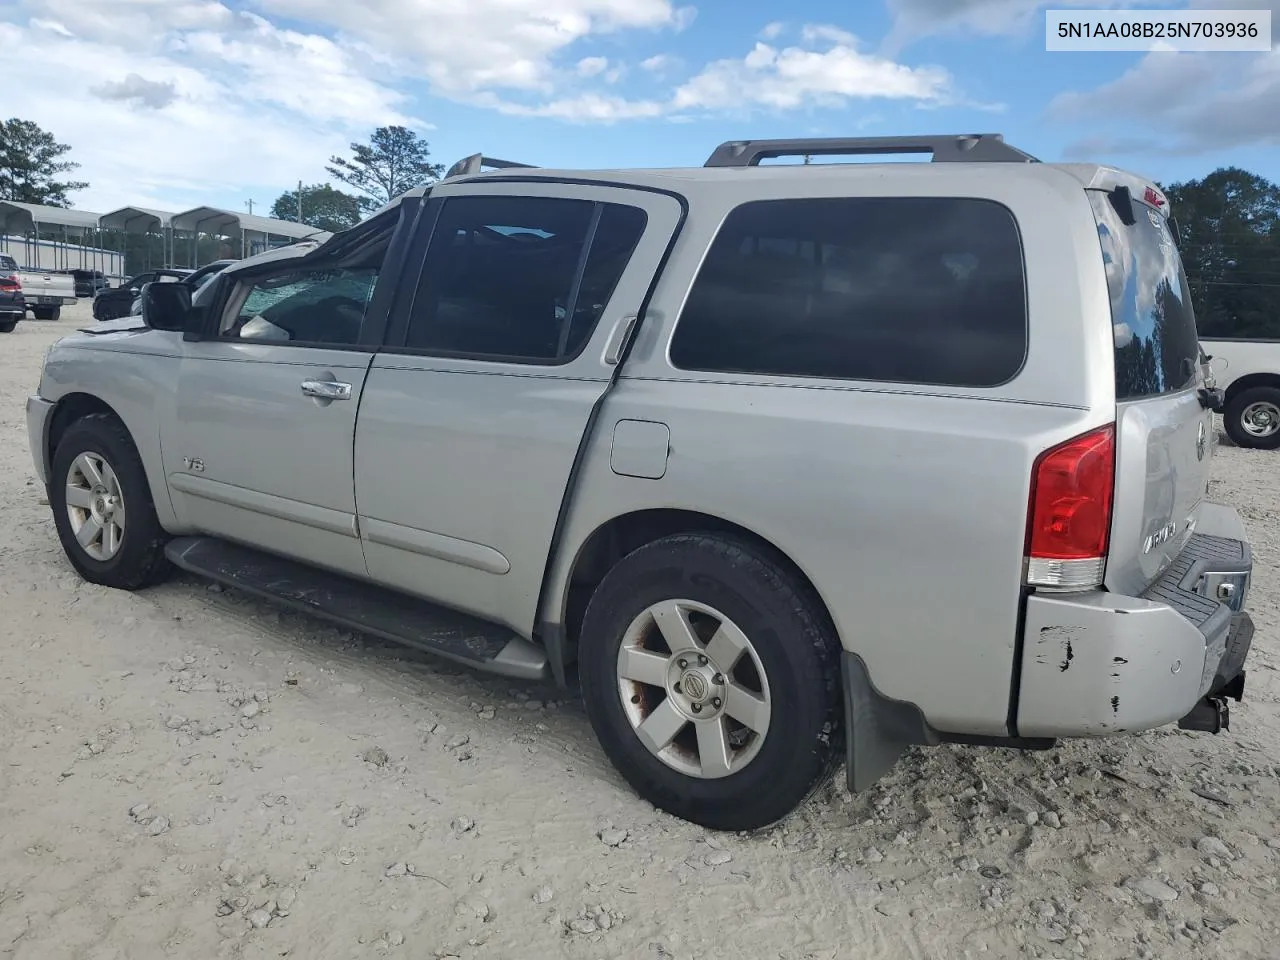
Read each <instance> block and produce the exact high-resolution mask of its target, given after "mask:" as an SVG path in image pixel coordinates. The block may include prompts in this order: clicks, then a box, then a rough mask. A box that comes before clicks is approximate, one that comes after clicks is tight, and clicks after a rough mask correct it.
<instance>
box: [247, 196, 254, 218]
mask: <svg viewBox="0 0 1280 960" xmlns="http://www.w3.org/2000/svg"><path fill="white" fill-rule="evenodd" d="M247 205H248V207H249V216H251V217H252V216H253V201H252V200H249V201H247Z"/></svg>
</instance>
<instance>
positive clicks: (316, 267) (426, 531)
mask: <svg viewBox="0 0 1280 960" xmlns="http://www.w3.org/2000/svg"><path fill="white" fill-rule="evenodd" d="M903 152H930V153H932V154H933V160H934V162H932V163H911V164H905V163H894V164H866V163H848V164H834V163H833V164H801V163H798V162H797V163H793V164H768V165H763V164H761V163H760V161H761V160H762V159H765V158H773V157H783V156H787V157H793V158H795V159H797V160H798V159H799V158H800V157H803V156H806V155H815V156H822V155H845V156H849V155H860V154H868V153H880V154H898V153H903ZM485 164H486V161H485V159H484V158H482V157H479V156H476V157H472V158H468V159H467V160H465V161H463V162H461V163H460V164H457V165H455V166H454V168H453V169H451V170H450V171H449V175H448V176H446V177H445V178H444V179H443V180H441V181H440V182H438V183H435V184H432V185H431V186H429V187H424V188H418V189H416V190H412V191H409V192H408V193H407V194H405V195H404V196H402V197H400V198H398V199H397V201H396V202H394V203H392V204H390V205H388V206H387V207H386V208H384V210H383V211H382V212H380V213H377V214H375V215H373V216H372V217H370V218H368V219H366V220H365V221H363V222H361V223H360V224H358V225H357V226H355V227H352V228H351V229H349V230H347V231H344V232H342V233H338V234H335V235H334V236H333V237H332V238H330V239H329V240H327V241H325V242H324V243H320V244H311V245H307V244H297V245H295V246H293V247H289V248H284V249H281V250H276V251H271V252H270V253H267V254H263V255H260V256H256V257H251V258H248V259H246V260H244V261H241V262H240V263H237V264H233V265H231V266H229V267H227V268H226V269H225V270H223V271H222V272H221V273H220V274H218V276H217V278H216V279H215V280H213V281H211V282H210V283H209V284H208V285H207V286H206V287H205V288H204V289H202V290H201V291H200V292H199V293H197V294H196V296H195V303H194V305H193V303H192V298H191V297H190V295H189V292H188V291H187V289H186V288H185V287H183V286H180V285H179V286H174V285H172V284H155V283H153V284H151V285H150V286H149V287H148V288H147V289H146V292H145V293H144V295H143V316H142V317H141V318H137V322H130V321H128V320H126V321H122V322H120V323H119V324H113V325H100V326H99V327H97V328H94V327H90V328H88V329H87V330H85V331H83V332H79V333H76V334H73V335H71V336H70V337H66V338H63V339H62V340H60V341H59V342H58V343H56V344H55V345H54V346H53V347H52V349H51V350H50V352H49V354H48V355H47V357H46V360H45V363H44V367H43V370H42V372H41V377H40V382H39V387H38V393H37V394H36V395H35V396H32V397H31V398H30V399H29V400H28V403H27V426H28V435H29V438H30V444H31V451H32V456H33V460H34V464H35V469H36V472H37V475H38V476H39V477H40V478H41V480H42V482H43V483H44V484H45V486H46V490H47V492H48V500H49V504H50V508H51V511H52V517H53V521H54V526H55V528H56V531H57V536H58V537H59V539H60V540H61V543H62V546H63V549H64V551H65V552H66V555H67V557H68V559H69V561H70V563H71V564H72V565H73V566H74V567H75V568H76V570H78V571H79V573H80V574H81V575H82V576H83V577H85V578H86V579H87V580H89V581H91V582H94V583H98V584H104V585H107V586H112V587H117V588H121V589H129V590H136V589H139V588H141V587H144V586H147V585H148V584H153V583H156V582H158V581H159V580H161V579H163V578H164V577H165V576H166V575H167V574H168V573H170V572H171V570H172V569H173V568H174V567H178V568H181V569H184V570H187V571H191V572H194V573H197V574H199V575H201V576H205V577H208V578H211V579H213V580H215V581H220V582H222V583H226V584H231V585H233V586H235V587H237V588H239V589H243V590H245V591H248V592H250V593H253V594H256V595H259V596H263V597H269V598H271V599H273V600H276V601H278V602H280V603H283V604H288V605H292V606H294V607H297V608H300V609H303V610H305V611H307V612H308V613H309V614H312V615H316V616H320V617H327V618H329V619H330V620H331V621H332V622H335V623H338V624H341V625H342V627H343V629H358V630H363V631H366V632H368V633H371V634H374V635H377V636H380V637H383V638H386V639H391V640H396V641H399V642H403V643H406V644H411V645H415V646H417V647H420V648H423V649H426V650H430V651H432V652H434V653H436V654H438V655H440V656H443V657H445V658H449V659H452V660H454V661H459V662H462V663H466V664H469V665H471V666H472V667H474V668H476V669H480V670H486V671H490V672H492V673H495V674H499V675H503V676H507V677H515V678H523V679H526V680H541V679H543V678H548V677H550V678H554V679H555V680H556V682H557V683H559V684H562V685H568V684H569V683H570V677H571V676H573V675H574V674H576V676H577V678H578V679H579V680H580V682H581V689H582V694H583V698H584V700H585V704H586V714H587V717H588V719H589V721H590V723H591V725H592V727H593V729H594V730H595V732H596V735H597V737H598V739H599V741H600V743H601V745H602V747H603V750H604V753H605V755H606V756H607V757H608V758H609V759H610V760H611V761H612V763H613V764H614V765H615V766H616V767H617V769H618V770H619V771H620V772H621V774H622V775H623V776H624V777H625V778H626V779H627V781H628V782H629V783H630V784H632V786H633V787H634V788H635V789H636V790H637V791H638V792H639V793H640V794H641V795H642V796H643V797H644V798H645V799H646V800H647V801H649V802H650V803H651V804H653V805H654V806H656V807H658V808H660V809H662V810H665V811H667V812H669V813H673V814H677V815H679V816H682V817H685V818H687V819H690V820H693V821H695V822H698V823H700V824H703V825H705V826H708V827H712V828H716V829H726V830H745V829H752V828H758V827H761V826H763V825H765V824H768V823H771V822H773V821H775V820H777V819H779V818H780V817H783V816H785V815H786V814H787V813H789V812H790V811H791V810H792V809H794V808H795V807H796V805H797V804H799V803H801V802H802V801H803V800H804V799H805V798H806V797H807V796H809V795H810V794H811V793H812V791H813V790H814V789H815V788H816V787H817V786H818V785H819V784H821V783H822V782H823V781H824V780H825V779H826V778H827V777H828V776H829V775H831V774H832V773H833V772H834V770H835V769H837V768H838V767H839V765H840V763H841V762H842V761H843V763H844V765H845V767H846V771H847V772H846V777H847V783H848V786H849V789H850V790H853V791H864V790H866V789H868V788H869V787H870V786H871V785H872V784H874V783H875V781H876V780H877V779H878V778H879V777H881V776H882V775H883V774H884V773H885V772H886V771H887V770H889V769H890V768H891V767H892V765H893V764H894V763H895V762H896V761H897V759H898V758H899V757H900V756H901V755H902V754H903V752H904V751H905V750H906V749H907V748H908V747H909V746H911V745H924V746H931V745H937V744H940V743H964V744H971V745H984V746H995V747H1012V748H1020V749H1047V748H1051V747H1053V746H1054V745H1055V744H1056V742H1057V741H1058V739H1059V738H1063V737H1105V736H1115V735H1120V734H1130V733H1134V732H1137V731H1141V730H1146V729H1150V728H1153V727H1160V726H1163V725H1165V724H1171V723H1177V724H1178V725H1179V726H1181V727H1183V728H1185V729H1189V730H1198V731H1206V732H1212V733H1217V732H1219V731H1221V730H1223V729H1225V728H1226V725H1227V721H1228V719H1229V718H1228V705H1227V700H1228V699H1233V700H1239V699H1240V698H1241V697H1242V696H1243V691H1244V681H1245V673H1244V666H1245V659H1246V656H1247V654H1248V652H1249V649H1250V645H1251V641H1252V635H1253V622H1252V620H1251V619H1250V617H1249V614H1248V613H1247V606H1248V600H1249V590H1250V584H1251V579H1250V577H1251V571H1252V553H1251V550H1250V546H1249V543H1248V534H1247V532H1246V530H1245V527H1244V524H1243V523H1242V521H1241V519H1240V517H1239V515H1238V514H1237V513H1236V511H1235V510H1234V509H1232V508H1231V507H1230V506H1227V505H1223V504H1218V503H1213V502H1210V501H1209V500H1208V499H1207V498H1206V496H1205V490H1206V486H1207V484H1208V481H1209V476H1210V468H1211V460H1212V456H1213V450H1214V445H1213V443H1212V442H1211V429H1212V426H1213V413H1212V407H1213V406H1214V405H1215V404H1216V402H1217V398H1216V394H1214V393H1213V391H1211V390H1205V389H1202V381H1201V377H1200V373H1201V366H1200V364H1199V363H1198V362H1197V361H1198V360H1199V357H1200V350H1199V345H1198V340H1197V335H1196V322H1195V315H1194V311H1193V309H1192V306H1191V298H1190V292H1189V290H1188V287H1187V281H1186V277H1185V273H1184V270H1183V265H1182V261H1181V258H1180V256H1179V254H1178V251H1177V249H1176V247H1175V245H1174V243H1173V240H1172V234H1171V231H1170V229H1169V226H1168V222H1167V216H1168V214H1167V209H1168V208H1167V200H1166V198H1165V197H1164V195H1163V193H1162V192H1161V191H1160V190H1159V188H1158V187H1157V186H1156V185H1155V184H1154V183H1153V182H1152V181H1150V180H1147V179H1145V178H1142V177H1139V176H1137V175H1134V174H1131V173H1127V172H1125V171H1122V170H1117V169H1115V168H1112V167H1105V166H1099V165H1097V164H1085V163H1077V164H1051V163H1039V162H1036V161H1035V159H1034V158H1033V157H1030V156H1029V155H1027V154H1026V153H1024V152H1022V151H1020V150H1017V149H1015V148H1014V147H1012V146H1010V145H1008V144H1006V143H1005V142H1004V141H1003V139H1002V138H1000V137H998V136H993V135H981V136H953V135H947V136H943V135H939V136H935V137H918V138H914V137H913V138H905V137H904V138H883V139H875V138H872V139H849V140H823V139H813V140H808V139H806V140H794V141H744V142H736V143H727V144H723V145H722V146H721V147H720V148H718V149H717V150H716V151H715V152H714V153H713V154H712V155H711V157H710V159H709V160H708V161H707V163H706V164H705V167H706V168H705V169H685V170H628V169H623V170H617V169H615V170H591V171H588V170H579V169H575V170H535V169H529V168H525V167H521V166H520V165H518V164H511V163H507V162H503V161H492V160H491V161H488V165H489V166H497V167H500V169H498V170H497V171H496V172H494V173H484V172H481V170H482V168H483V166H484V165H485ZM1157 311H1158V312H1159V315H1160V317H1161V322H1159V323H1154V324H1153V323H1152V322H1151V319H1150V318H1151V317H1152V315H1153V314H1154V313H1156V312H1157ZM139 384H146V389H139V386H138V385H139ZM126 508H127V509H126ZM1227 760H1229V757H1228V758H1224V763H1225V762H1227ZM548 762H555V761H554V760H552V759H550V758H548Z"/></svg>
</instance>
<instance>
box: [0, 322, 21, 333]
mask: <svg viewBox="0 0 1280 960" xmlns="http://www.w3.org/2000/svg"><path fill="white" fill-rule="evenodd" d="M17 326H18V321H17V320H9V319H5V320H0V333H13V331H14V330H15V329H16V328H17Z"/></svg>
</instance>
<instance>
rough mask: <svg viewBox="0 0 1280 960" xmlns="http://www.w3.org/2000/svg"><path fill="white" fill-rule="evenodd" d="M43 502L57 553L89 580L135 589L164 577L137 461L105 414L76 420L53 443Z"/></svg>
mask: <svg viewBox="0 0 1280 960" xmlns="http://www.w3.org/2000/svg"><path fill="white" fill-rule="evenodd" d="M49 504H50V506H52V507H53V521H54V525H55V526H56V527H57V530H58V539H59V540H61V541H62V549H63V550H64V551H66V554H67V559H69V560H70V561H71V565H72V566H73V567H75V568H76V571H77V572H78V573H79V574H80V575H81V576H82V577H84V578H85V579H86V580H88V581H89V582H91V583H100V584H102V585H103V586H107V587H116V588H118V589H121V590H138V589H140V588H142V587H146V586H149V585H151V584H153V583H156V582H158V581H159V580H161V579H163V577H164V576H165V575H166V574H167V573H168V572H169V570H170V567H169V562H168V561H167V560H166V559H165V555H164V544H165V539H166V537H165V533H164V530H163V529H162V528H161V526H160V521H159V520H158V519H157V517H156V511H155V506H154V503H153V501H152V499H151V487H150V485H149V484H148V482H147V475H146V472H145V471H144V470H143V467H142V460H141V459H140V458H139V457H138V451H137V449H136V448H135V447H134V444H133V439H132V438H131V437H130V436H129V431H128V430H126V429H125V427H124V424H122V423H121V422H120V421H119V420H117V419H116V418H115V417H113V416H110V415H109V414H92V415H90V416H87V417H84V418H83V419H80V420H77V421H76V422H75V423H73V424H72V425H71V426H69V427H68V428H67V431H66V433H64V434H63V435H62V438H61V440H59V441H58V449H57V450H56V451H55V452H54V455H53V465H52V470H51V473H50V478H49Z"/></svg>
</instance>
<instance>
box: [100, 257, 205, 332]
mask: <svg viewBox="0 0 1280 960" xmlns="http://www.w3.org/2000/svg"><path fill="white" fill-rule="evenodd" d="M192 272H193V271H191V270H180V269H170V268H168V267H166V268H164V269H160V270H148V271H147V272H146V273H140V274H138V275H137V276H134V277H130V278H129V279H128V280H126V281H124V282H123V283H122V284H120V286H118V287H108V288H106V289H104V290H99V291H98V293H97V294H96V295H95V296H94V298H93V319H95V320H115V319H116V318H118V317H127V316H128V315H129V309H130V307H132V306H133V301H134V300H135V299H137V296H138V294H139V293H141V292H142V288H143V286H144V285H145V284H148V283H153V282H159V283H172V282H174V281H177V280H183V279H185V278H186V277H189V276H190V275H191V273H192Z"/></svg>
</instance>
